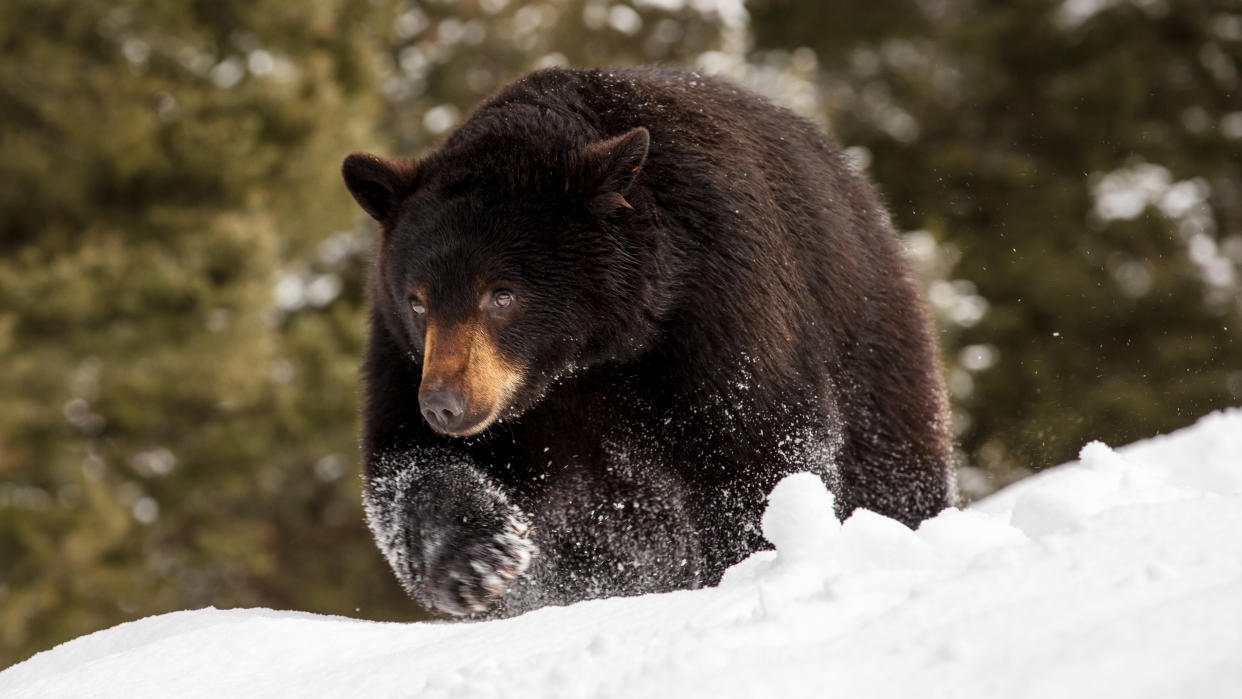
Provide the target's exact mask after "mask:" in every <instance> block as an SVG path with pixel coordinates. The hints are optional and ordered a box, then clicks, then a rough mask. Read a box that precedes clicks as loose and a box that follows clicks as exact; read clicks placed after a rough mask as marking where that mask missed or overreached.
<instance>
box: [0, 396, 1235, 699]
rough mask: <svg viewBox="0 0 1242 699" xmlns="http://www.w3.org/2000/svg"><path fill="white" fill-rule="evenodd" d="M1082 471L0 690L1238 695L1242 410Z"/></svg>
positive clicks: (283, 616) (58, 654) (168, 624)
mask: <svg viewBox="0 0 1242 699" xmlns="http://www.w3.org/2000/svg"><path fill="white" fill-rule="evenodd" d="M1080 458H1081V460H1080V461H1079V462H1076V463H1072V464H1067V465H1065V466H1062V467H1060V468H1057V469H1053V470H1051V471H1046V472H1044V473H1042V474H1040V475H1039V476H1037V477H1035V478H1031V479H1028V480H1027V481H1024V482H1022V483H1019V484H1016V485H1015V486H1013V487H1011V488H1009V489H1007V490H1006V491H1003V492H1001V493H998V494H997V495H995V496H993V497H992V498H989V499H988V500H985V501H983V502H981V503H979V504H978V505H977V506H975V507H972V508H970V509H967V510H964V511H959V510H950V511H948V512H945V513H944V514H942V515H940V516H939V517H937V518H935V519H933V520H930V521H928V522H926V523H924V524H923V526H922V527H920V528H919V530H918V531H917V532H913V531H910V530H909V529H906V528H905V527H902V526H901V525H900V524H898V523H896V522H894V521H892V520H889V519H886V518H884V517H880V516H879V515H875V514H873V513H869V512H859V513H857V514H855V515H854V516H853V517H851V518H850V519H849V520H847V521H846V522H844V523H843V524H842V523H839V522H837V520H836V519H835V518H833V517H832V516H831V514H829V513H831V512H832V496H831V494H830V493H828V491H827V490H825V489H824V487H823V485H822V484H821V483H820V482H819V481H818V480H817V479H816V478H814V477H811V476H807V475H805V474H800V475H795V476H790V477H789V478H787V479H785V480H784V481H782V482H781V483H780V484H779V485H778V486H777V487H776V489H775V490H774V491H773V492H772V494H771V497H770V505H769V508H768V511H767V513H766V514H765V516H764V518H763V532H764V535H765V536H766V537H767V538H768V539H769V540H771V541H772V542H773V543H774V544H775V546H776V550H775V551H767V552H763V553H759V554H756V555H754V556H752V557H751V558H750V559H748V560H746V561H744V562H742V563H741V564H739V565H737V566H735V567H734V568H733V569H731V570H730V571H729V572H728V574H727V575H726V577H725V580H724V581H723V582H722V583H721V585H720V586H719V587H717V588H715V589H707V590H697V591H690V592H677V593H671V594H665V595H649V596H646V597H638V598H630V599H610V600H600V601H594V602H584V603H581V604H576V605H573V606H571V607H564V608H548V609H543V610H539V611H536V612H532V613H530V614H526V615H525V616H522V617H518V618H515V619H507V620H503V621H492V622H479V623H473V624H384V623H376V622H368V621H358V620H352V619H344V618H337V617H323V616H315V615H312V614H304V613H298V612H274V611H269V610H256V609H246V610H216V609H204V610H198V611H187V612H177V613H174V614H167V615H164V616H159V617H152V618H148V619H143V620H140V621H136V622H132V623H128V624H122V625H120V626H117V627H114V628H112V629H108V630H105V631H100V632H98V633H95V634H91V635H89V636H85V637H83V638H79V639H77V640H75V641H71V642H69V643H66V644H64V645H62V646H59V647H57V648H54V649H52V650H50V651H47V652H44V653H40V654H39V655H36V656H35V657H33V658H31V659H30V660H28V661H26V662H25V663H21V664H19V665H16V666H14V667H12V668H9V669H8V670H6V671H4V672H3V673H0V696H5V697H61V696H63V697H70V696H72V697H81V696H124V697H137V696H158V697H166V696H178V697H182V696H212V697H215V696H291V697H304V696H418V697H493V696H494V697H614V696H615V697H635V696H639V697H678V698H682V697H713V698H715V697H758V696H780V697H825V696H836V697H857V696H866V697H903V698H904V697H909V696H920V697H926V696H932V697H934V696H951V697H988V698H989V699H990V698H992V697H1070V696H1081V697H1098V696H1108V697H1238V696H1242V410H1232V411H1229V412H1226V413H1218V414H1214V415H1210V416H1208V417H1206V418H1204V419H1202V420H1200V421H1199V423H1198V424H1197V425H1195V426H1193V427H1191V428H1187V429H1185V430H1182V431H1180V432H1178V433H1175V434H1172V435H1169V436H1166V437H1160V438H1157V439H1153V440H1149V441H1146V442H1140V443H1137V444H1133V445H1130V446H1128V447H1125V448H1122V449H1118V450H1112V449H1110V448H1108V447H1107V446H1105V445H1103V444H1100V443H1098V442H1095V443H1092V444H1089V445H1087V446H1086V447H1085V448H1084V449H1083V451H1082V454H1081V457H1080Z"/></svg>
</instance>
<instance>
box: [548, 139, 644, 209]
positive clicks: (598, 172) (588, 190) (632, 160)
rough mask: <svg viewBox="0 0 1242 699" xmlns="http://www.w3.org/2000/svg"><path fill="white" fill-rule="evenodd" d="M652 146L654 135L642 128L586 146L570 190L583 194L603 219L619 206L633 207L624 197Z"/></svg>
mask: <svg viewBox="0 0 1242 699" xmlns="http://www.w3.org/2000/svg"><path fill="white" fill-rule="evenodd" d="M650 144H651V135H650V134H648V133H647V129H645V128H643V127H641V126H639V127H636V128H633V129H630V130H629V131H626V132H625V133H623V134H621V135H620V136H613V137H612V138H608V139H605V140H603V141H596V142H595V143H592V144H590V145H588V146H585V147H584V148H583V149H582V150H580V151H578V153H577V157H576V159H575V168H574V170H575V172H574V173H573V174H572V175H571V177H570V181H569V182H568V183H567V187H569V188H571V189H573V190H574V191H576V192H577V193H578V194H580V195H582V196H583V197H584V198H585V201H586V205H587V208H588V209H590V210H591V213H592V214H594V215H595V216H598V217H601V218H602V217H605V216H607V215H608V214H610V213H612V212H613V211H615V210H616V209H618V208H620V207H625V208H627V209H630V208H633V207H632V206H630V203H629V202H628V201H626V199H625V195H626V193H627V192H629V191H630V187H631V186H632V185H633V184H634V179H635V178H636V177H637V176H638V171H639V170H641V169H642V167H643V163H644V162H645V161H646V160H647V148H648V147H649V146H650Z"/></svg>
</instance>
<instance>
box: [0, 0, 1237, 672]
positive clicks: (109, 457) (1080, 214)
mask: <svg viewBox="0 0 1242 699" xmlns="http://www.w3.org/2000/svg"><path fill="white" fill-rule="evenodd" d="M0 15H2V20H0V667H3V666H6V665H8V664H11V663H13V662H17V661H19V660H21V659H24V658H26V657H28V656H29V655H30V654H32V653H34V652H36V651H38V650H41V649H45V648H48V647H50V646H52V645H54V644H56V643H60V642H63V641H66V640H68V639H70V638H73V637H75V636H77V635H80V634H83V633H87V632H90V631H94V630H97V629H100V628H103V627H106V626H109V625H112V624H116V623H119V622H122V621H125V620H129V619H134V618H138V617H141V616H145V615H149V614H155V613H159V612H167V611H171V610H176V609H184V608H192V607H200V606H204V605H215V606H218V607H232V606H243V605H262V606H268V607H276V608H290V609H301V610H307V611H312V612H321V613H333V614H346V615H350V616H355V617H360V618H370V619H415V618H418V615H419V612H418V610H417V609H416V608H415V607H414V605H413V604H412V603H410V602H408V601H407V600H406V599H405V597H404V596H403V595H402V593H401V591H400V590H399V588H398V587H397V585H396V583H395V581H394V580H393V578H392V576H391V575H390V573H389V571H388V569H387V567H386V565H385V564H384V562H383V561H382V559H381V558H380V556H379V554H378V553H377V552H376V551H375V548H374V546H373V544H372V543H371V537H370V535H369V534H368V532H367V531H366V529H365V527H364V526H363V523H362V515H361V512H360V507H359V487H360V482H359V476H358V471H359V468H358V458H357V448H356V438H357V421H356V415H355V414H356V408H357V401H358V379H357V367H358V358H359V354H360V350H361V346H362V338H363V331H364V320H363V303H364V293H363V277H364V273H365V268H366V262H367V256H368V250H369V241H370V237H371V235H372V227H371V225H370V223H369V222H368V221H367V220H365V217H364V216H362V215H361V214H360V213H359V211H358V210H357V209H356V207H355V206H354V204H353V203H352V201H351V200H350V199H349V197H348V195H347V194H346V192H345V189H344V187H343V186H342V185H341V183H340V181H339V177H338V166H339V163H340V160H341V158H342V156H343V155H344V154H345V153H347V152H349V151H351V150H358V149H366V150H373V151H376V152H379V153H383V154H388V155H398V154H401V155H417V154H419V153H421V152H423V151H424V150H425V149H427V148H429V147H431V146H433V145H434V144H435V143H436V142H437V141H438V140H439V139H441V138H442V137H443V135H444V134H445V133H446V132H447V131H448V130H449V129H451V128H452V127H453V126H454V125H455V124H456V123H458V122H459V121H460V120H461V119H462V118H463V115H465V114H467V113H468V112H469V109H470V108H471V106H472V105H473V104H475V103H476V102H477V101H478V100H479V99H481V98H482V97H484V96H485V95H487V94H488V93H489V92H491V91H492V90H494V89H495V88H496V87H498V86H499V85H501V84H502V83H504V82H505V81H507V80H509V79H511V78H513V77H515V76H517V75H518V74H520V73H522V72H524V71H527V70H530V69H533V68H536V67H541V66H549V65H577V66H590V65H609V64H611V65H629V64H638V63H652V62H663V63H672V64H678V65H684V66H689V67H693V68H695V69H697V70H699V71H701V72H703V73H707V74H716V75H722V76H724V77H726V78H728V79H731V80H735V81H738V82H740V83H743V84H746V85H749V86H750V87H752V88H754V89H756V90H758V91H759V92H761V93H763V94H766V95H768V96H769V97H771V98H772V99H773V100H775V101H776V102H778V103H780V104H783V105H785V106H787V107H789V108H791V109H793V110H794V111H796V112H798V113H800V114H802V115H805V116H807V117H808V118H810V119H813V120H815V121H816V122H818V123H821V124H823V125H824V126H825V127H826V128H830V130H831V131H832V133H833V134H834V135H835V136H836V137H837V139H838V140H839V141H840V142H841V143H842V145H843V146H845V147H846V148H848V149H849V150H848V152H849V153H850V154H851V156H852V157H853V158H854V160H855V162H856V163H857V165H858V166H859V167H861V168H864V169H866V170H867V171H868V172H869V173H870V175H871V176H872V178H873V179H874V180H875V181H876V183H877V185H878V186H879V188H880V190H881V191H882V193H883V195H884V197H885V199H886V201H887V202H888V205H889V207H890V209H891V211H892V214H893V218H894V221H895V223H896V226H897V228H898V230H900V231H902V232H903V236H904V239H905V241H906V243H907V247H908V249H909V251H910V254H911V257H912V259H913V260H914V262H915V264H916V265H917V268H918V270H919V272H920V275H921V277H922V278H923V281H924V283H925V284H926V288H927V292H928V297H929V299H930V301H931V304H932V307H933V309H934V310H935V313H936V317H937V320H938V322H939V324H940V329H941V332H942V339H943V347H944V357H945V365H946V371H947V374H948V378H949V385H950V387H951V390H952V396H953V405H954V413H955V414H954V417H955V430H956V434H957V439H958V443H959V444H960V449H961V459H962V464H963V470H962V486H963V490H964V492H965V493H966V494H967V495H968V496H971V497H977V496H979V495H981V494H984V493H986V492H988V491H989V490H991V489H994V488H996V487H999V486H1000V485H1003V484H1005V483H1007V482H1010V481H1012V480H1014V479H1016V478H1019V477H1021V476H1022V475H1025V474H1027V473H1029V472H1031V471H1032V470H1035V469H1038V468H1040V467H1043V466H1048V465H1052V464H1056V463H1059V462H1062V461H1065V460H1068V459H1071V458H1073V457H1074V455H1075V453H1076V451H1077V450H1078V449H1079V448H1080V447H1081V446H1082V445H1083V443H1084V442H1086V441H1087V440H1090V439H1102V440H1105V441H1107V442H1110V443H1112V444H1121V443H1125V442H1128V441H1132V440H1134V439H1137V438H1141V437H1146V436H1150V435H1153V434H1155V433H1158V432H1162V431H1168V430H1172V429H1175V428H1178V427H1181V426H1183V425H1186V424H1189V423H1190V422H1192V421H1193V420H1194V419H1195V418H1196V417H1197V416H1198V415H1200V414H1202V413H1205V412H1208V411H1210V410H1213V409H1216V408H1220V407H1223V406H1227V405H1237V404H1239V403H1242V301H1240V300H1239V284H1240V277H1239V272H1240V269H1239V268H1240V266H1242V94H1240V93H1239V88H1240V80H1242V76H1240V73H1242V6H1239V4H1238V3H1237V2H1236V0H1230V1H1228V2H1226V1H1223V0H1222V1H1218V2H1213V1H1210V0H1177V1H1161V0H1065V1H1064V2H1031V1H1027V0H1005V1H1003V2H1002V1H992V2H989V1H986V0H974V1H972V0H919V1H918V2H903V1H900V0H841V1H839V2H829V1H813V0H803V1H795V0H753V1H751V2H746V3H743V2H742V1H741V0H632V1H627V2H606V1H603V0H544V1H543V2H519V1H518V0H461V1H459V2H454V1H451V0H438V1H434V2H433V1H431V0H428V1H426V2H413V1H410V0H404V1H394V0H307V1H306V2H299V3H289V2H283V1H279V2H278V1H276V0H213V1H212V2H202V1H196V0H190V1H187V2H172V1H169V0H131V1H120V2H99V1H96V0H76V1H72V2H71V1H68V0H3V2H2V4H0ZM829 125H830V126H829Z"/></svg>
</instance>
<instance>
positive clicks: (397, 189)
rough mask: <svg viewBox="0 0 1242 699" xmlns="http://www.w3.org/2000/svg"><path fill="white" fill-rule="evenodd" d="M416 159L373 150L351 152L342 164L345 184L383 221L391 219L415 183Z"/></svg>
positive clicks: (357, 198)
mask: <svg viewBox="0 0 1242 699" xmlns="http://www.w3.org/2000/svg"><path fill="white" fill-rule="evenodd" d="M414 172H415V166H414V163H412V162H410V161H408V160H388V159H387V158H381V157H379V156H377V155H371V154H370V153H350V154H349V156H348V157H346V158H345V162H344V163H342V164H341V175H342V176H343V177H344V178H345V186H346V187H348V188H349V193H350V194H352V195H354V201H357V202H358V205H359V206H361V207H362V210H363V211H366V212H367V213H368V214H370V215H371V218H373V219H375V220H376V221H379V222H380V223H388V222H389V221H390V220H391V218H392V216H393V214H395V213H396V211H397V206H398V205H400V204H401V200H402V199H404V198H405V196H406V195H407V194H409V193H410V190H411V189H413V186H414Z"/></svg>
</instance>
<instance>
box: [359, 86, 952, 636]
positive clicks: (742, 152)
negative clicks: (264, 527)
mask: <svg viewBox="0 0 1242 699" xmlns="http://www.w3.org/2000/svg"><path fill="white" fill-rule="evenodd" d="M343 174H344V178H345V182H346V184H347V186H348V188H349V191H350V192H351V193H352V194H353V196H354V198H355V199H356V200H357V201H358V203H359V204H360V205H361V206H362V208H363V209H364V210H366V212H367V213H369V214H370V215H371V216H372V217H373V218H375V219H376V220H377V221H378V222H379V223H380V225H381V228H382V234H381V236H380V237H379V239H378V243H377V249H376V254H375V259H374V268H373V270H372V280H371V292H370V293H371V304H372V308H371V317H370V338H369V345H368V348H367V354H366V359H365V363H364V369H363V374H364V381H365V396H364V411H363V449H364V459H365V476H366V487H365V501H366V507H367V515H368V521H369V524H370V526H371V529H372V531H373V532H374V534H375V538H376V541H377V543H378V545H379V547H380V549H381V550H382V551H383V552H384V554H385V555H386V556H387V558H388V561H389V562H390V563H391V565H392V568H393V570H394V571H395V572H396V575H397V577H398V578H399V579H400V581H401V583H402V584H403V585H404V586H405V588H406V590H407V591H408V592H409V593H410V594H411V595H413V597H414V598H415V599H417V600H418V601H420V602H421V603H422V604H423V605H425V606H426V607H428V608H430V609H432V610H435V611H439V612H447V613H451V614H469V613H474V612H480V611H483V610H492V611H493V612H495V613H498V614H513V613H517V612H521V611H524V610H527V609H531V608H534V607H538V606H541V605H545V604H553V603H567V602H572V601H576V600H581V599H588V598H592V597H599V596H605V595H626V594H639V593H645V592H655V591H665V590H672V589H679V588H689V587H696V586H700V585H711V584H714V583H716V582H717V581H719V579H720V577H721V575H722V573H723V572H724V570H725V569H726V568H727V567H729V566H730V565H733V564H734V563H736V562H738V561H739V560H741V559H742V558H744V557H745V556H747V555H748V554H749V553H751V552H753V551H756V550H758V549H760V548H763V546H764V542H763V538H762V536H761V534H760V531H759V526H758V525H759V519H760V516H761V514H762V510H763V507H764V498H765V496H766V494H767V493H768V491H769V490H770V489H771V488H772V487H773V485H775V483H776V482H777V481H778V480H779V479H780V478H782V477H783V476H785V475H787V474H789V473H793V472H797V471H811V472H814V473H816V474H818V475H819V476H820V477H821V478H823V479H824V481H825V483H826V484H827V485H828V487H829V488H830V489H831V490H832V491H833V492H834V493H835V494H836V496H837V503H838V506H839V508H840V511H839V514H841V515H845V514H848V513H849V512H850V511H852V510H853V509H855V508H858V507H864V508H867V509H870V510H873V511H875V512H879V513H882V514H885V515H888V516H890V517H894V518H896V519H898V520H900V521H902V522H904V523H906V524H908V525H911V526H914V525H917V523H918V522H920V521H921V520H923V519H925V518H927V517H930V516H932V515H934V514H936V513H937V512H939V511H940V510H941V509H943V508H945V507H946V506H949V505H950V504H952V501H953V498H954V487H953V468H952V463H951V450H950V443H949V437H948V432H947V426H946V423H947V420H946V400H945V393H944V387H943V382H942V380H941V377H940V372H939V365H938V360H937V356H936V348H935V340H934V335H933V330H932V328H931V326H930V324H929V321H928V317H927V315H926V312H925V310H924V308H923V307H922V304H921V300H920V298H919V295H918V292H917V289H916V286H915V284H914V283H913V281H912V280H911V276H910V272H909V270H908V268H907V265H906V264H905V262H904V261H903V258H902V253H901V250H900V246H899V242H898V240H897V239H896V236H895V235H894V232H893V230H892V227H891V224H890V223H889V220H888V217H887V215H886V214H885V212H884V210H883V208H882V207H881V206H880V204H879V202H878V200H877V197H876V195H875V193H874V192H873V190H872V187H871V186H870V184H869V183H868V182H867V181H866V179H865V178H864V177H863V176H861V175H860V174H859V173H857V172H855V171H854V170H852V169H851V167H850V165H849V164H848V163H847V161H846V159H845V158H844V157H843V155H842V154H841V152H840V151H839V149H838V148H837V147H836V146H834V145H833V144H832V143H831V142H830V141H829V140H828V139H827V138H826V137H825V136H824V135H823V134H822V133H820V132H819V130H818V129H816V128H815V127H814V126H813V125H812V124H810V123H809V122H807V121H804V120H803V119H800V118H798V117H796V116H794V115H793V114H791V113H789V112H788V111H786V110H783V109H780V108H777V107H775V106H773V105H772V104H770V103H768V102H766V101H764V100H763V99H761V98H759V97H757V96H755V95H754V94H751V93H749V92H747V91H745V90H742V89H740V88H738V87H735V86H733V85H731V84H729V83H726V82H723V81H718V80H713V79H708V78H704V77H701V76H699V75H697V74H693V73H687V72H681V71H677V70H671V69H653V68H637V69H626V70H613V71H602V70H566V69H551V70H544V71H539V72H536V73H532V74H530V75H527V76H525V77H523V78H521V79H520V80H518V81H516V82H514V83H512V84H510V85H508V86H506V87H504V88H503V89H501V90H500V91H499V92H497V93H496V94H494V95H493V96H491V97H490V98H488V99H487V100H486V101H485V102H484V103H483V104H482V105H480V106H479V107H478V108H477V109H476V110H475V111H474V113H473V114H472V115H471V116H470V117H469V119H467V120H466V121H465V122H464V123H463V124H462V125H461V126H460V127H458V128H457V129H456V130H455V131H454V132H453V133H452V134H451V135H450V136H449V137H448V138H447V140H445V142H444V143H443V144H442V145H441V146H440V147H439V148H438V149H436V150H435V151H434V152H432V153H430V154H428V155H427V156H425V157H424V158H422V159H420V160H418V161H417V162H413V161H408V160H388V159H383V158H379V157H375V156H372V155H365V154H352V155H350V156H349V157H348V158H346V160H345V163H344V166H343Z"/></svg>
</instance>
